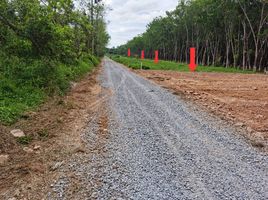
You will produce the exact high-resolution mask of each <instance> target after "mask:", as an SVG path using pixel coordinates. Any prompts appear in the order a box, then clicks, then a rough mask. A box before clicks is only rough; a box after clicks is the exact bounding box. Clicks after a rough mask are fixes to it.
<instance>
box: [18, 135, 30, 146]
mask: <svg viewBox="0 0 268 200" xmlns="http://www.w3.org/2000/svg"><path fill="white" fill-rule="evenodd" d="M32 140H33V138H32V137H31V136H23V137H20V138H17V142H18V143H20V144H22V145H28V144H30V143H31V141H32Z"/></svg>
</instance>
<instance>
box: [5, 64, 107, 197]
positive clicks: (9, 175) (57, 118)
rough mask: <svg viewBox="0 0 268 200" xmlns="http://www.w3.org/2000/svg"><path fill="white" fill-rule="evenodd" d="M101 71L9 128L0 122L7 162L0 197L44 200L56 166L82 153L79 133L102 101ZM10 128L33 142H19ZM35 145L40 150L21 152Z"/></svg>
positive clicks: (55, 172)
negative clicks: (99, 77)
mask: <svg viewBox="0 0 268 200" xmlns="http://www.w3.org/2000/svg"><path fill="white" fill-rule="evenodd" d="M100 70H101V69H100V67H98V68H97V69H96V70H95V71H94V72H93V73H91V74H88V75H87V76H86V77H85V78H84V79H82V80H81V82H79V83H76V84H74V86H73V89H72V90H71V91H70V92H69V93H68V94H67V95H66V96H65V97H55V98H53V99H50V100H48V101H47V103H45V104H44V105H42V106H41V107H40V108H39V109H38V110H36V111H35V112H29V113H26V114H25V117H24V119H21V120H19V121H18V122H17V123H15V124H14V125H12V126H11V127H6V126H3V125H0V135H1V137H0V154H2V155H6V154H8V155H9V161H8V162H7V163H6V164H5V165H2V166H0V199H8V198H10V197H15V198H17V199H43V198H44V196H45V194H47V192H48V191H49V186H50V183H51V181H52V180H54V179H56V178H57V176H58V172H57V170H55V166H57V165H60V163H61V162H62V161H64V160H65V159H67V158H68V157H70V156H71V155H72V154H76V153H84V152H85V148H84V145H83V142H82V141H81V138H80V134H81V132H82V131H83V129H84V127H85V126H86V125H87V124H88V122H89V121H90V118H91V116H92V115H94V112H95V111H96V110H97V109H98V107H100V106H102V102H103V99H102V98H100V97H99V94H100V92H101V86H99V85H98V83H97V80H96V77H97V75H98V74H99V72H100ZM104 98H105V97H104ZM12 129H21V130H23V131H24V133H25V134H26V135H27V136H31V137H32V138H33V141H32V142H31V143H30V144H29V145H27V146H24V145H21V144H19V143H18V142H17V141H16V139H15V138H14V137H13V136H12V135H11V134H10V131H11V130H12ZM34 146H40V149H38V150H35V151H34V152H32V153H26V152H25V151H23V148H24V147H29V148H31V149H33V148H34ZM56 164H57V165H56Z"/></svg>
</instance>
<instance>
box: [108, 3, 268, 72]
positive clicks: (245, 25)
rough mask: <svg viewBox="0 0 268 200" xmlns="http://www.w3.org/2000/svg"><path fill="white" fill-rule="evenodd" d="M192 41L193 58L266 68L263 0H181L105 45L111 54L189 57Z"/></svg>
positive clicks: (267, 19) (267, 18)
mask: <svg viewBox="0 0 268 200" xmlns="http://www.w3.org/2000/svg"><path fill="white" fill-rule="evenodd" d="M191 47H195V48H196V51H197V58H196V62H197V63H198V64H199V65H204V66H224V67H226V68H231V67H232V68H240V69H243V70H253V71H259V72H263V71H268V56H267V55H268V1H267V0H188V1H187V0H182V1H179V4H178V6H177V7H176V9H175V10H174V11H171V12H167V13H166V16H165V17H157V18H155V19H154V20H153V21H152V22H151V23H149V24H148V25H147V30H146V32H145V33H143V34H141V35H138V36H136V37H134V38H133V39H132V40H130V41H128V42H127V44H125V45H121V46H119V47H116V48H115V47H114V48H112V49H109V52H110V53H112V54H120V55H127V49H128V48H130V49H131V53H132V55H136V57H137V56H139V55H140V52H141V50H145V56H146V57H147V58H153V57H154V50H159V58H160V59H163V60H173V61H178V62H189V49H190V48H191Z"/></svg>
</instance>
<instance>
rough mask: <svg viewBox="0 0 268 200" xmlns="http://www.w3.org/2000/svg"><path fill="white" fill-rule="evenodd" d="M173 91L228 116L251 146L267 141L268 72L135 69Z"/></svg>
mask: <svg viewBox="0 0 268 200" xmlns="http://www.w3.org/2000/svg"><path fill="white" fill-rule="evenodd" d="M135 72H136V73H138V74H139V75H142V76H144V77H146V78H148V79H150V80H152V81H154V82H155V83H157V84H159V85H161V86H163V87H165V88H167V89H170V90H172V91H173V92H174V94H177V95H180V96H182V97H184V98H186V99H189V100H193V101H195V102H196V103H198V104H199V105H200V106H201V107H205V108H206V109H207V110H209V111H211V112H213V113H215V114H217V115H219V116H220V117H221V118H224V119H227V120H230V121H231V122H233V123H234V124H235V125H236V126H238V127H243V129H244V130H245V131H244V133H245V135H246V137H247V138H248V139H250V141H251V142H252V145H253V146H257V147H265V149H266V144H267V141H268V76H267V75H261V74H229V73H181V72H174V71H143V70H137V71H135Z"/></svg>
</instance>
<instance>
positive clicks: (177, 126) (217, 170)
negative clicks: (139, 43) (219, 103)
mask: <svg viewBox="0 0 268 200" xmlns="http://www.w3.org/2000/svg"><path fill="white" fill-rule="evenodd" d="M100 82H101V83H102V86H103V87H104V88H107V89H109V90H111V91H112V94H113V95H112V96H111V97H110V98H109V99H108V100H107V103H108V107H109V111H108V116H109V117H110V118H109V127H108V132H109V137H108V138H102V140H100V137H101V136H99V135H98V134H96V133H97V132H98V128H99V127H98V126H99V125H98V123H97V121H96V120H95V119H97V116H96V117H95V118H93V119H92V120H91V122H90V123H89V125H88V129H87V130H86V131H85V133H84V134H83V140H84V141H85V142H86V143H87V147H86V148H88V149H91V148H93V147H94V144H95V143H96V141H102V142H103V146H102V150H103V151H102V153H98V151H96V152H95V151H93V150H92V152H93V153H90V154H76V155H75V156H74V157H73V158H72V159H71V160H70V162H69V163H68V166H67V167H68V170H69V171H71V172H72V173H74V174H75V175H76V176H77V177H79V180H80V182H81V185H82V186H83V187H81V188H80V189H79V192H77V193H76V194H75V195H73V196H69V195H68V194H67V193H66V192H64V191H66V190H65V189H64V188H65V187H68V183H70V182H71V181H70V180H67V179H68V178H66V177H62V178H61V179H60V180H58V182H57V184H56V186H57V187H54V191H55V192H56V193H57V192H58V195H57V198H55V199H144V200H145V199H146V200H147V199H163V200H164V199H198V200H200V199H241V200H242V199H258V200H262V199H263V200H265V199H268V171H267V169H268V158H267V156H266V155H265V154H263V153H261V152H259V151H257V150H256V149H254V148H253V147H252V146H251V145H250V144H249V143H248V142H247V141H246V140H245V139H244V138H243V137H242V136H241V135H239V133H237V132H236V128H235V126H233V125H230V124H228V123H227V122H225V121H223V120H221V119H220V118H218V117H216V116H213V115H211V114H208V113H206V112H204V111H202V110H201V109H200V108H198V105H194V104H192V103H190V102H186V101H185V100H183V99H180V98H179V97H177V96H175V95H173V94H172V93H170V92H169V91H167V90H165V89H163V88H161V87H159V86H157V85H155V84H153V83H151V82H150V81H148V80H145V79H144V78H142V77H140V76H138V75H136V74H134V73H132V72H130V70H128V69H126V68H125V67H123V66H122V65H120V64H117V63H115V62H114V61H111V60H109V59H108V58H105V59H104V72H103V73H102V74H101V76H100ZM151 91H153V92H151ZM66 176H67V175H66ZM63 180H64V181H63ZM49 199H54V198H52V197H51V196H50V198H49Z"/></svg>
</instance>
